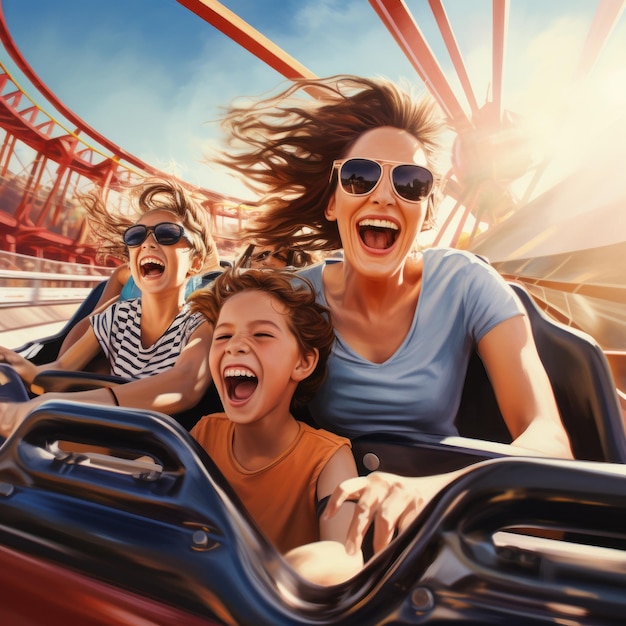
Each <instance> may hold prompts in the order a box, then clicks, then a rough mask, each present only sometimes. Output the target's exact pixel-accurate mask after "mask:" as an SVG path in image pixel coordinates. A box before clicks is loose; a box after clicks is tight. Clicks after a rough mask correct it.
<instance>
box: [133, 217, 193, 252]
mask: <svg viewBox="0 0 626 626" xmlns="http://www.w3.org/2000/svg"><path fill="white" fill-rule="evenodd" d="M150 233H152V234H153V235H154V239H155V240H156V242H157V243H158V244H160V245H162V246H173V245H174V244H175V243H178V242H179V241H180V240H181V239H182V238H183V237H184V236H185V229H184V228H183V227H182V226H181V225H180V224H174V222H161V223H160V224H155V225H154V226H146V225H145V224H135V225H134V226H130V227H129V228H127V229H126V230H125V231H124V243H125V244H126V245H127V246H128V247H129V248H136V247H137V246H140V245H141V244H142V243H143V242H144V241H145V240H146V239H147V238H148V235H149V234H150Z"/></svg>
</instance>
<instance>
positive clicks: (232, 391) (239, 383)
mask: <svg viewBox="0 0 626 626" xmlns="http://www.w3.org/2000/svg"><path fill="white" fill-rule="evenodd" d="M258 384H259V379H258V378H257V377H256V375H255V373H254V372H253V371H252V370H249V369H245V368H241V367H231V368H228V369H226V370H225V371H224V386H225V388H226V393H227V394H228V398H229V399H230V400H233V401H234V402H243V401H244V400H248V399H249V398H250V397H251V396H252V394H253V393H254V392H255V390H256V388H257V385H258Z"/></svg>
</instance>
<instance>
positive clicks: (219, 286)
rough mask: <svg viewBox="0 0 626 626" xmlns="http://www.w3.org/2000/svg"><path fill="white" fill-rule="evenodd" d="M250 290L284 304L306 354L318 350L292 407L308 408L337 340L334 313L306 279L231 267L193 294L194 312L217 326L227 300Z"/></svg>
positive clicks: (284, 273) (281, 272) (301, 348)
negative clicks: (314, 364)
mask: <svg viewBox="0 0 626 626" xmlns="http://www.w3.org/2000/svg"><path fill="white" fill-rule="evenodd" d="M249 290H256V291H262V292H265V293H268V294H270V295H271V296H272V297H273V298H276V300H278V301H279V302H281V303H282V304H283V306H284V307H285V308H286V309H287V318H288V321H287V324H288V326H289V329H290V330H291V332H292V333H293V335H294V337H295V338H296V341H297V342H298V346H299V347H300V350H301V352H302V354H309V353H311V352H313V351H315V350H317V351H318V354H319V358H318V361H317V365H316V366H315V369H314V371H313V373H312V374H311V375H310V376H309V377H308V378H305V379H304V380H302V381H300V382H299V383H298V387H297V388H296V392H295V394H294V397H293V399H292V401H291V406H292V408H296V407H300V406H304V405H305V404H306V403H307V402H309V400H310V399H311V398H312V397H313V396H314V395H315V393H316V392H317V390H318V389H319V388H320V385H321V384H322V383H323V382H324V379H325V378H326V375H327V361H328V356H329V354H330V351H331V348H332V345H333V342H334V340H335V332H334V330H333V325H332V322H331V318H330V311H329V310H328V309H327V308H326V307H325V306H323V305H321V304H319V303H318V302H317V301H316V300H315V291H314V288H313V285H311V283H310V282H309V281H308V280H307V279H306V278H304V277H302V276H298V275H297V274H293V273H289V272H283V271H281V270H260V269H248V270H238V269H235V268H229V269H227V270H225V271H224V272H223V273H222V274H220V275H219V276H218V277H217V278H216V279H215V281H214V282H213V283H211V284H210V285H209V286H207V287H205V288H203V289H200V290H198V291H196V292H194V293H193V294H191V295H190V296H189V298H188V302H189V304H190V307H191V310H192V311H193V312H200V313H202V314H203V315H204V316H205V317H206V318H207V320H208V321H209V323H211V324H212V325H213V326H215V324H216V323H217V319H218V317H219V314H220V311H221V310H222V306H223V305H224V303H225V302H226V300H228V299H229V298H232V297H233V296H234V295H236V294H238V293H241V292H243V291H249Z"/></svg>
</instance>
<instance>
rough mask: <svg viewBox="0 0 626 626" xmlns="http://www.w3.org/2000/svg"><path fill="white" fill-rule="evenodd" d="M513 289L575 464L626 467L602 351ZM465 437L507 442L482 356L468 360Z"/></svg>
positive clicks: (460, 419) (461, 418) (625, 443)
mask: <svg viewBox="0 0 626 626" xmlns="http://www.w3.org/2000/svg"><path fill="white" fill-rule="evenodd" d="M511 287H512V288H513V290H514V291H515V293H516V294H517V295H518V297H519V298H520V300H521V301H522V303H523V304H524V307H525V308H526V311H527V313H528V316H529V318H530V323H531V326H532V330H533V336H534V338H535V342H536V344H537V349H538V352H539V356H540V358H541V361H542V362H543V365H544V367H545V368H546V371H547V373H548V376H549V378H550V381H551V383H552V388H553V390H554V395H555V397H556V402H557V405H558V407H559V411H560V413H561V417H562V420H563V424H564V426H565V429H566V430H567V433H568V435H569V438H570V442H571V446H572V451H573V453H574V456H575V457H576V458H577V459H581V460H591V461H610V462H613V463H626V435H625V431H624V424H623V420H622V414H621V410H620V405H619V399H618V396H617V392H616V388H615V382H614V381H613V377H612V374H611V370H610V367H609V364H608V361H607V359H606V356H605V355H604V353H603V351H602V349H601V348H600V346H599V345H598V344H597V343H596V342H595V340H594V339H593V338H592V337H590V336H589V335H587V334H586V333H583V332H580V331H578V330H575V329H572V328H569V327H567V326H565V325H563V324H560V323H558V322H556V321H554V320H552V319H551V318H549V317H548V316H547V315H546V314H545V313H544V312H543V311H542V310H541V309H540V308H539V307H538V306H537V305H536V303H535V302H534V300H533V299H532V298H531V296H530V294H529V293H528V292H527V291H526V289H525V288H524V287H523V286H522V285H520V284H517V283H511ZM456 425H457V428H458V429H459V434H460V435H462V436H465V437H473V438H477V439H485V440H488V441H499V442H503V443H509V442H510V441H511V437H510V435H509V432H508V430H507V428H506V425H505V423H504V420H503V419H502V415H501V413H500V411H499V409H498V406H497V403H496V400H495V396H494V393H493V390H492V387H491V384H490V383H489V379H488V377H487V374H486V372H485V369H484V367H483V365H482V361H481V360H480V358H479V357H478V355H474V356H473V357H472V359H471V361H470V364H469V368H468V372H467V377H466V382H465V387H464V391H463V396H462V399H461V405H460V407H459V411H458V413H457V417H456Z"/></svg>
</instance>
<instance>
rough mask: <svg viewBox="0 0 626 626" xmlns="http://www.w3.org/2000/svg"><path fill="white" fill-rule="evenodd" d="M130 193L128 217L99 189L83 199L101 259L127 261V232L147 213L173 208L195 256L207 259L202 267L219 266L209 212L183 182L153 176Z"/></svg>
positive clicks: (87, 194)
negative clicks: (114, 208)
mask: <svg viewBox="0 0 626 626" xmlns="http://www.w3.org/2000/svg"><path fill="white" fill-rule="evenodd" d="M128 192H129V196H128V197H129V200H130V209H131V210H130V215H128V216H124V215H120V214H117V213H116V214H113V213H111V212H110V211H109V210H108V209H107V206H106V202H105V200H104V197H103V194H102V190H100V189H93V190H91V191H90V192H89V193H86V194H83V195H82V196H81V198H80V199H81V201H82V203H83V204H84V206H85V207H86V209H87V219H88V221H89V224H90V227H91V230H92V232H93V233H94V237H95V238H96V241H97V246H98V258H99V259H102V260H106V258H107V257H114V258H117V259H120V260H122V261H124V262H127V261H128V249H127V248H126V245H125V244H124V240H123V236H124V231H125V230H126V229H127V228H128V227H129V226H132V225H133V224H135V223H137V220H139V219H140V218H141V216H142V215H144V214H145V213H148V212H149V211H154V210H157V209H160V210H166V211H171V212H172V213H174V214H175V215H178V216H179V217H180V218H181V219H182V222H183V225H184V227H185V231H186V233H187V235H189V239H190V243H191V245H192V248H193V250H194V253H193V254H194V257H200V258H201V259H203V260H204V263H203V269H205V270H208V269H213V268H217V267H219V258H218V253H217V247H216V245H215V242H214V241H213V237H212V236H211V225H210V220H209V214H208V212H207V211H206V209H204V208H203V207H202V206H201V204H200V203H199V202H198V201H196V200H195V199H194V198H193V196H192V195H191V193H190V192H189V191H187V190H186V189H185V188H184V187H183V186H182V185H181V184H180V183H178V182H176V181H174V180H169V179H165V178H150V179H147V180H144V181H142V182H141V183H139V184H137V185H135V186H133V187H132V188H130V189H129V190H128Z"/></svg>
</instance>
